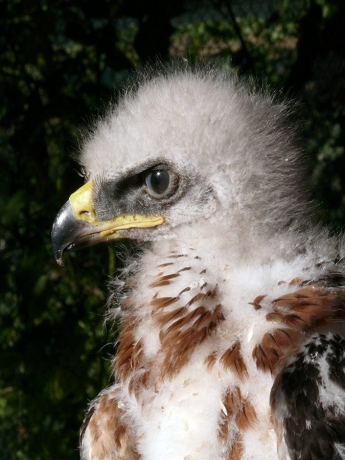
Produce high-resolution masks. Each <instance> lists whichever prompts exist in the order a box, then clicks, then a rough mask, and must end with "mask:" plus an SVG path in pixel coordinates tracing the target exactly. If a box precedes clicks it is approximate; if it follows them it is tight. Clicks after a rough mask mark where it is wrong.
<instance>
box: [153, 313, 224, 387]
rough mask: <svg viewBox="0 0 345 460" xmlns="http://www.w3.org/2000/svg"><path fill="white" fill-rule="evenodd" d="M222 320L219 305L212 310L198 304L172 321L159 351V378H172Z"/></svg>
mask: <svg viewBox="0 0 345 460" xmlns="http://www.w3.org/2000/svg"><path fill="white" fill-rule="evenodd" d="M223 320H224V315H223V312H222V307H221V305H217V306H216V307H215V309H214V311H213V312H210V311H208V310H206V309H205V307H203V306H200V307H197V308H195V309H194V310H192V311H191V312H189V313H187V314H185V315H184V316H183V317H182V318H179V319H177V320H176V321H174V322H173V323H172V324H171V325H170V326H169V327H168V328H167V329H166V331H165V332H164V336H163V337H162V336H161V337H162V343H161V348H160V353H161V354H162V355H163V356H164V359H163V362H162V365H161V371H160V379H164V378H172V376H173V375H175V374H176V373H178V372H179V371H180V369H181V368H182V367H183V366H184V365H185V364H187V362H188V361H189V359H190V357H191V355H192V353H193V352H194V350H195V347H196V346H197V345H199V344H200V343H202V342H204V340H206V339H207V337H208V336H209V335H210V334H211V332H212V331H213V330H214V329H215V328H216V327H217V325H218V324H219V323H220V322H221V321H223Z"/></svg>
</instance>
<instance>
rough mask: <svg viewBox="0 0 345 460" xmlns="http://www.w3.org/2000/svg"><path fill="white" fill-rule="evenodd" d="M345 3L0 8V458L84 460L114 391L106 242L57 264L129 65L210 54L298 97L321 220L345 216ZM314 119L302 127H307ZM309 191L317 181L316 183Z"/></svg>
mask: <svg viewBox="0 0 345 460" xmlns="http://www.w3.org/2000/svg"><path fill="white" fill-rule="evenodd" d="M344 5H345V4H344V3H343V2H342V0H332V1H331V0H304V1H297V0H281V1H279V2H277V1H273V0H261V1H260V2H254V1H253V0H246V1H243V0H242V1H240V0H237V1H235V0H234V1H232V2H231V1H229V0H213V1H212V0H205V1H203V2H196V3H195V2H194V3H193V2H192V1H186V0H185V1H184V0H179V1H172V0H171V1H170V0H167V1H166V2H159V1H154V0H145V1H142V2H137V1H135V0H126V1H124V0H122V1H121V0H120V1H112V2H110V1H109V0H97V1H96V0H87V1H78V0H77V1H75V2H68V1H63V0H53V1H50V2H49V3H48V2H47V1H46V0H31V1H29V2H25V1H20V0H8V1H7V2H4V3H2V4H1V5H0V9H1V11H0V47H1V54H0V55H1V66H0V83H1V84H0V100H1V106H0V120H1V123H0V171H1V181H0V210H1V212H0V270H1V271H0V273H1V276H0V459H2V460H5V459H11V460H12V459H16V460H17V459H20V460H41V459H42V460H43V459H44V460H50V459H51V460H54V459H56V460H58V459H59V460H60V459H61V458H64V459H77V458H78V451H77V445H78V439H77V438H78V429H79V426H80V424H81V420H82V418H83V413H84V410H85V407H86V405H87V401H88V400H90V399H92V398H93V397H95V396H96V395H97V393H98V392H99V391H100V390H101V389H102V388H103V387H105V386H106V385H107V384H108V383H109V382H110V374H111V370H110V364H109V362H110V357H111V355H112V354H113V352H114V346H113V344H112V342H113V337H114V331H113V330H111V329H112V325H108V326H107V327H105V326H104V325H103V316H104V312H105V303H106V297H107V294H106V287H105V284H106V282H107V281H108V277H109V276H112V275H113V273H114V271H115V265H116V263H115V260H116V259H115V255H114V251H113V249H111V248H107V247H103V248H102V247H97V249H95V250H90V251H85V252H83V253H77V254H71V255H69V256H68V257H66V261H65V267H63V268H60V267H58V266H57V265H56V263H55V261H54V260H53V255H52V251H51V248H50V229H51V226H52V222H53V220H54V217H55V215H56V213H57V211H58V210H59V208H60V207H61V205H62V204H63V203H64V202H65V201H66V199H67V198H68V196H69V195H70V193H72V192H73V191H74V190H75V189H76V188H78V187H79V186H80V185H81V184H82V179H81V178H80V177H79V176H78V175H77V174H76V171H75V170H76V169H77V166H76V165H75V163H74V162H73V161H72V159H71V157H72V156H74V155H75V154H76V153H77V152H78V142H79V139H80V136H82V134H81V133H80V126H84V125H85V124H86V125H88V124H89V123H90V121H91V120H92V118H93V117H94V116H95V115H98V114H101V113H102V111H103V109H104V105H105V104H106V102H107V101H108V100H109V99H114V97H115V96H114V90H116V88H117V87H118V86H120V85H121V84H122V83H123V81H124V79H125V78H126V77H127V75H128V73H129V72H130V71H131V69H132V68H133V67H135V66H138V65H142V64H144V63H145V62H146V61H147V60H151V61H152V60H154V59H155V57H156V55H160V57H161V59H163V60H164V59H166V58H168V57H187V58H188V59H189V60H190V61H193V60H195V59H199V58H207V59H209V60H211V61H214V62H217V63H218V64H219V65H222V66H224V67H225V68H229V69H230V68H234V69H235V71H237V72H238V73H241V74H246V75H253V76H255V77H256V78H257V79H258V81H259V82H264V83H265V84H268V85H269V86H271V87H272V88H275V89H277V90H281V89H283V91H284V90H285V91H286V92H288V93H290V94H292V95H296V96H297V97H298V98H299V99H300V100H301V101H302V104H301V114H300V116H301V119H302V123H301V134H302V136H303V137H304V138H305V141H306V148H307V151H308V153H309V157H310V169H311V172H312V178H313V182H312V186H313V190H314V195H315V198H316V200H317V201H318V203H319V210H320V214H321V216H322V217H323V218H324V219H325V220H326V221H327V222H330V223H331V224H333V225H335V226H341V224H342V222H343V220H344V216H345V198H344V196H345V194H344V187H345V175H344V171H345V168H344V166H345V156H344V144H345V142H344V135H345V134H344V133H345V126H344V125H345V110H344V107H345V104H344V94H345V91H344V89H345V88H344V82H345V70H344V69H345V57H344V49H343V48H344V47H343V44H344V43H345V36H344V35H345V30H344V29H345V28H344V27H343V24H344V16H345V6H344ZM304 120H308V123H307V122H304ZM306 186H307V184H306Z"/></svg>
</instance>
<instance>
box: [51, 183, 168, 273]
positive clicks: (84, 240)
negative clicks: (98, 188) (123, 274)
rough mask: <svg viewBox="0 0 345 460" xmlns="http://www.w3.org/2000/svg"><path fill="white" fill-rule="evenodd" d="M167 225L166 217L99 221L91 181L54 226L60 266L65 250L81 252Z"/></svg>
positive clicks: (62, 209)
mask: <svg viewBox="0 0 345 460" xmlns="http://www.w3.org/2000/svg"><path fill="white" fill-rule="evenodd" d="M163 223H164V217H162V216H141V215H138V214H131V215H124V216H122V215H121V216H116V217H114V219H110V220H106V221H99V220H97V215H96V210H95V208H94V204H93V183H92V181H90V182H87V183H86V184H85V185H83V186H82V187H81V188H80V189H79V190H77V191H76V192H74V193H73V194H72V195H71V196H70V198H69V200H68V201H67V202H66V203H65V205H64V206H63V207H62V208H61V209H60V211H59V213H58V215H57V216H56V219H55V221H54V224H53V229H52V245H53V250H54V256H55V259H56V261H57V263H58V264H60V265H62V256H63V253H64V251H69V250H72V249H80V248H82V247H85V246H91V245H94V244H98V243H101V242H107V241H110V240H114V239H119V238H121V237H122V233H123V232H122V231H123V230H130V229H132V228H150V227H156V226H157V225H161V224H163Z"/></svg>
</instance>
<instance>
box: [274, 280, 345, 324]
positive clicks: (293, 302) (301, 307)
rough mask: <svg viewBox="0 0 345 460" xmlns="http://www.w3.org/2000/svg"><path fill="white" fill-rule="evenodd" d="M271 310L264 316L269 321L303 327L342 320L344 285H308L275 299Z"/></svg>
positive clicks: (343, 318)
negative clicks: (324, 286)
mask: <svg viewBox="0 0 345 460" xmlns="http://www.w3.org/2000/svg"><path fill="white" fill-rule="evenodd" d="M273 310H274V312H273V313H269V314H268V315H267V316H266V319H267V320H268V321H275V322H283V323H285V324H286V325H288V326H290V327H293V328H296V329H301V330H306V331H307V330H312V329H313V328H315V327H320V326H325V325H327V324H330V323H334V322H337V321H344V320H345V289H344V287H337V288H323V287H320V286H317V285H308V286H306V287H303V288H302V289H299V290H298V291H296V292H293V293H291V294H287V295H284V296H281V297H279V298H278V299H276V300H274V302H273Z"/></svg>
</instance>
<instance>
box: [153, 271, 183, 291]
mask: <svg viewBox="0 0 345 460" xmlns="http://www.w3.org/2000/svg"><path fill="white" fill-rule="evenodd" d="M159 275H160V274H158V276H159ZM178 276H180V274H179V273H171V274H170V275H163V276H160V277H159V278H158V279H157V280H156V281H154V282H153V283H151V284H150V286H149V287H150V288H154V287H159V286H167V285H169V284H170V280H172V279H174V278H177V277H178Z"/></svg>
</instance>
